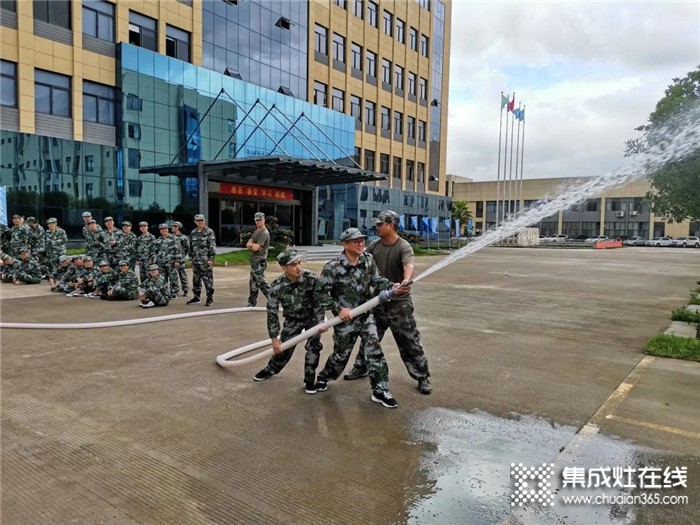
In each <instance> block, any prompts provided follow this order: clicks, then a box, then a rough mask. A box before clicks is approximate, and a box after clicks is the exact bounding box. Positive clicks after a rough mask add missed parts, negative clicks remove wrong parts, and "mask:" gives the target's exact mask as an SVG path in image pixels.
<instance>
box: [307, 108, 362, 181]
mask: <svg viewBox="0 0 700 525" xmlns="http://www.w3.org/2000/svg"><path fill="white" fill-rule="evenodd" d="M302 115H303V116H304V117H306V120H308V121H309V122H310V123H311V125H312V126H313V127H315V128H316V129H317V130H319V131H320V132H321V134H322V135H323V136H324V137H326V138H327V139H328V140H330V141H331V142H332V143H333V145H334V146H335V147H336V148H338V149H339V150H340V151H343V148H341V147H340V146H338V144H337V143H336V142H335V141H334V140H333V139H332V138H330V137H329V136H328V135H326V132H325V131H323V130H322V129H321V128H319V127H318V126H317V125H316V123H315V122H314V121H313V120H311V119H310V118H309V117H307V116H306V115H305V114H304V113H302ZM319 149H320V148H319ZM329 158H330V157H329ZM350 158H351V159H352V163H353V164H354V165H355V166H357V167H358V168H359V169H362V166H360V165H359V164H358V163H357V162H356V161H355V158H354V157H350ZM331 160H332V159H331Z"/></svg>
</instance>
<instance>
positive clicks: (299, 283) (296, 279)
mask: <svg viewBox="0 0 700 525" xmlns="http://www.w3.org/2000/svg"><path fill="white" fill-rule="evenodd" d="M277 262H278V263H279V265H280V266H281V267H282V270H283V271H284V273H283V274H282V275H280V276H279V277H278V278H277V279H275V280H274V281H272V284H271V285H270V294H269V295H268V297H267V331H268V333H269V334H270V338H271V339H272V351H273V352H274V355H273V356H272V357H271V358H270V360H269V361H268V363H267V366H266V367H265V368H263V369H262V370H260V372H258V373H257V374H255V376H254V377H253V379H254V380H255V381H265V380H266V379H269V378H270V377H272V376H273V375H275V374H279V373H280V372H281V371H282V369H283V368H284V366H285V365H286V364H287V363H288V362H289V360H290V359H291V358H292V355H293V354H294V348H296V347H294V346H293V347H291V348H288V349H287V350H284V351H282V350H281V346H282V343H283V342H284V341H286V340H288V339H291V338H292V337H295V336H297V335H299V334H300V333H301V332H302V330H308V329H310V328H313V327H314V326H316V325H317V324H319V323H322V322H323V320H324V315H323V309H322V308H321V306H320V304H319V303H317V302H316V295H315V289H316V283H317V281H318V276H317V275H316V274H315V273H313V272H310V271H308V270H304V269H303V268H302V266H301V256H300V255H299V254H297V252H295V251H294V250H287V251H285V252H282V253H281V254H279V256H278V257H277ZM280 306H282V315H283V316H284V326H283V327H282V332H281V334H280V322H279V318H278V311H279V307H280ZM324 331H325V330H324ZM304 348H305V349H306V358H305V360H304V388H305V390H306V393H307V394H315V393H316V368H317V367H318V361H319V354H320V352H321V350H322V349H323V345H322V344H321V336H320V335H315V336H313V337H309V338H308V339H307V340H306V345H305V347H304Z"/></svg>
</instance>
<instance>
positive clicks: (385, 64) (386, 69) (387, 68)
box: [382, 58, 391, 84]
mask: <svg viewBox="0 0 700 525" xmlns="http://www.w3.org/2000/svg"><path fill="white" fill-rule="evenodd" d="M382 82H384V83H385V84H391V62H390V61H389V60H387V59H386V58H382Z"/></svg>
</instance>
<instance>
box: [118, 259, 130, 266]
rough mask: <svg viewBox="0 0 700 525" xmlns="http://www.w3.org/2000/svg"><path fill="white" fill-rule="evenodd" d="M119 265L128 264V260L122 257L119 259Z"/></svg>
mask: <svg viewBox="0 0 700 525" xmlns="http://www.w3.org/2000/svg"><path fill="white" fill-rule="evenodd" d="M119 266H129V261H127V260H126V259H122V260H121V261H119Z"/></svg>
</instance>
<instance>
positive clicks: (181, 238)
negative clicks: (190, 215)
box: [172, 221, 190, 297]
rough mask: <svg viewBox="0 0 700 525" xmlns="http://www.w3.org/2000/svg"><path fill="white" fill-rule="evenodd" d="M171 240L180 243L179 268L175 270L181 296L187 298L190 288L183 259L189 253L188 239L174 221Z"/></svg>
mask: <svg viewBox="0 0 700 525" xmlns="http://www.w3.org/2000/svg"><path fill="white" fill-rule="evenodd" d="M172 230H173V238H174V239H175V240H176V241H177V242H179V243H180V253H182V258H181V259H180V266H179V267H178V268H177V275H178V278H179V279H180V287H181V288H182V296H183V297H187V294H188V293H189V291H190V286H189V283H188V281H187V272H186V271H185V257H186V256H187V254H188V253H190V238H189V237H188V236H187V235H184V234H183V233H182V223H181V222H180V221H175V222H174V223H173V225H172Z"/></svg>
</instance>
